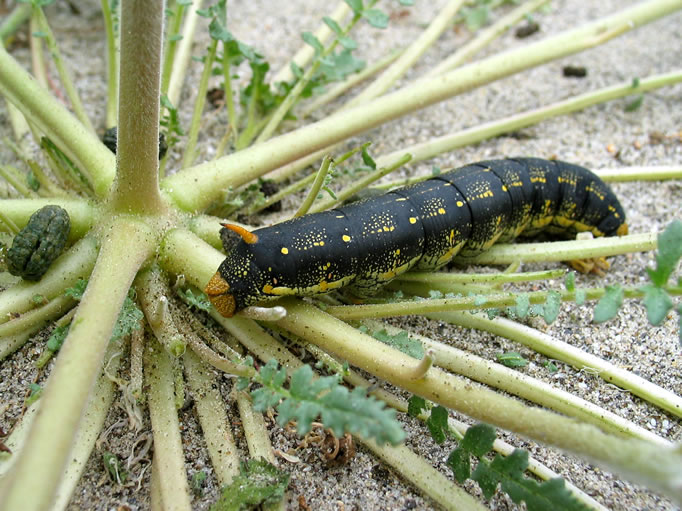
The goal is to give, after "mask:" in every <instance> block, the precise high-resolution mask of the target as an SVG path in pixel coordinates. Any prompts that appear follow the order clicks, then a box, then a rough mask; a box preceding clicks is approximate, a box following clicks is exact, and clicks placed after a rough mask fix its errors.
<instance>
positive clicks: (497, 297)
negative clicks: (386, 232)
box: [325, 282, 682, 320]
mask: <svg viewBox="0 0 682 511" xmlns="http://www.w3.org/2000/svg"><path fill="white" fill-rule="evenodd" d="M451 287H452V286H451V285H447V284H446V285H443V286H441V285H439V284H429V285H425V284H420V283H416V282H402V283H400V284H399V285H398V284H395V285H394V284H392V283H390V284H388V285H387V288H388V289H399V290H401V291H404V292H405V293H409V294H413V295H420V296H424V295H428V293H429V292H431V291H432V290H434V289H436V290H439V291H441V292H443V291H450V289H451ZM464 289H467V287H465V288H464ZM478 289H480V288H474V290H478ZM664 289H665V291H666V292H667V293H668V294H670V295H680V294H682V287H675V286H670V287H667V286H666V287H664ZM604 292H605V290H604V288H591V289H586V290H585V296H586V298H587V299H588V300H596V299H599V298H601V297H602V296H603V295H604ZM623 292H624V295H625V297H626V298H642V297H643V296H644V291H642V290H641V289H639V288H625V289H624V290H623ZM557 293H558V294H559V296H560V298H561V300H563V301H574V300H575V295H576V293H575V292H574V291H557ZM525 295H526V296H527V297H528V300H529V301H530V303H533V304H535V303H545V302H546V301H547V296H548V293H547V292H546V291H534V292H532V293H525ZM517 297H518V295H517V294H516V293H512V292H507V293H504V292H498V293H495V294H485V295H479V296H471V297H464V298H433V299H428V300H403V301H399V302H388V303H374V304H363V305H332V306H329V307H327V308H326V309H325V310H326V311H327V312H328V313H329V314H331V315H332V316H335V317H337V318H339V319H343V320H355V319H365V318H388V317H392V316H411V315H415V314H426V315H428V314H432V313H433V314H435V313H440V312H450V311H466V310H481V309H495V308H499V307H513V306H515V305H516V303H517V302H516V300H517Z"/></svg>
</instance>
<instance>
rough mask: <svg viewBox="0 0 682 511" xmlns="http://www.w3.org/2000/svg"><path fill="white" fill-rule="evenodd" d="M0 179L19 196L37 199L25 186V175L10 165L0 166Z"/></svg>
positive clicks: (34, 193) (35, 194)
mask: <svg viewBox="0 0 682 511" xmlns="http://www.w3.org/2000/svg"><path fill="white" fill-rule="evenodd" d="M0 177H2V178H3V179H4V180H5V181H7V182H8V183H9V184H10V185H11V186H12V187H13V188H14V189H15V190H16V191H17V192H19V194H20V195H23V196H24V197H25V198H33V199H35V198H37V197H38V194H37V193H36V192H34V191H33V190H31V189H30V188H29V187H28V185H27V184H26V175H25V174H24V173H23V172H20V171H19V169H18V168H16V167H13V166H12V165H0Z"/></svg>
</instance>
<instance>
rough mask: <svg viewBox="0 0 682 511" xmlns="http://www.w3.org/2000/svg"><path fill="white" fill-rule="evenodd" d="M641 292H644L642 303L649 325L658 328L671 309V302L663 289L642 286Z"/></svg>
mask: <svg viewBox="0 0 682 511" xmlns="http://www.w3.org/2000/svg"><path fill="white" fill-rule="evenodd" d="M642 291H644V300H643V301H644V306H645V307H646V315H647V318H648V319H649V323H651V324H652V325H654V326H658V325H660V324H661V323H662V322H663V320H664V319H665V317H666V316H667V314H668V312H669V311H670V309H672V308H673V301H672V300H671V299H670V296H668V293H666V291H665V290H664V289H663V288H660V287H658V286H654V285H652V284H649V285H646V286H643V287H642Z"/></svg>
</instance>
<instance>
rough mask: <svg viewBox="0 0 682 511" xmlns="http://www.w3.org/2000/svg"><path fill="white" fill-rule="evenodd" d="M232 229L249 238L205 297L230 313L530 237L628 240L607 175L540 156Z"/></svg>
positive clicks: (368, 282)
mask: <svg viewBox="0 0 682 511" xmlns="http://www.w3.org/2000/svg"><path fill="white" fill-rule="evenodd" d="M223 225H224V227H225V228H228V229H230V230H233V231H236V232H238V233H239V234H240V235H241V236H242V240H241V241H240V242H239V243H238V244H237V246H236V247H235V248H234V249H233V250H231V251H230V252H229V254H228V255H227V257H226V258H225V260H224V261H223V262H222V264H221V265H220V268H219V269H218V271H217V272H216V274H215V275H214V276H213V278H212V279H211V280H210V282H209V283H208V284H207V286H206V289H205V291H206V294H207V295H208V296H209V298H210V300H211V302H212V303H213V305H214V306H215V307H216V309H217V310H218V311H219V312H220V313H221V314H222V315H223V316H226V317H230V316H232V315H234V314H235V313H236V312H238V311H240V310H241V309H243V308H245V307H247V306H249V305H253V304H255V303H258V302H261V301H264V300H269V299H274V298H277V297H280V296H283V295H313V294H318V293H325V292H327V291H331V290H334V289H338V288H341V287H345V286H351V287H352V290H353V292H354V293H356V294H358V295H359V296H366V295H368V294H371V293H372V292H373V291H375V290H376V289H377V288H379V287H380V286H382V285H384V284H386V283H387V282H389V281H390V280H392V279H393V278H394V277H396V276H397V275H400V274H401V273H403V272H406V271H408V270H409V269H410V268H415V267H416V268H419V269H421V270H433V269H436V268H439V267H440V266H443V265H444V264H446V263H448V262H449V261H450V260H451V259H452V258H453V257H454V256H455V255H456V254H458V255H459V256H464V257H466V256H471V255H475V254H477V253H479V252H481V251H483V250H486V249H488V248H489V247H490V246H491V245H492V244H493V243H495V242H497V241H508V240H511V239H513V238H515V237H517V236H519V235H520V234H521V233H523V235H524V236H533V235H534V234H536V233H538V232H539V231H541V230H545V231H550V232H553V233H556V234H561V235H565V236H570V235H573V234H575V233H576V232H581V231H590V232H592V233H593V234H594V235H595V236H613V235H623V234H627V224H626V223H625V214H624V212H623V208H622V207H621V205H620V203H619V202H618V199H617V198H616V196H615V195H614V194H613V192H612V191H611V190H610V189H609V188H608V187H607V186H606V185H605V184H604V182H603V181H602V180H601V179H599V178H598V177H597V176H596V175H594V174H593V173H592V172H590V171H589V170H587V169H585V168H583V167H579V166H577V165H572V164H570V163H566V162H563V161H550V160H542V159H538V158H512V159H506V160H490V161H483V162H479V163H474V164H471V165H467V166H465V167H461V168H459V169H456V170H452V171H450V172H447V173H444V174H441V175H438V176H435V177H432V178H430V179H427V180H426V181H422V182H420V183H417V184H414V185H410V186H406V187H404V188H400V189H397V190H394V191H391V192H389V193H387V194H385V195H382V196H380V197H375V198H372V199H367V200H364V201H360V202H356V203H353V204H350V205H347V206H343V207H339V208H336V209H333V210H330V211H325V212H322V213H315V214H312V215H307V216H303V217H300V218H295V219H293V220H289V221H287V222H283V223H281V224H278V225H274V226H272V227H265V228H262V229H258V230H255V231H254V232H252V233H251V232H248V231H246V230H244V229H242V228H240V227H238V226H234V225H230V224H223Z"/></svg>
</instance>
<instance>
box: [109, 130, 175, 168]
mask: <svg viewBox="0 0 682 511" xmlns="http://www.w3.org/2000/svg"><path fill="white" fill-rule="evenodd" d="M102 143H103V144H104V145H105V146H107V148H108V149H109V151H111V152H112V153H114V154H116V148H117V144H118V129H117V127H116V126H114V127H113V128H109V129H108V130H106V131H105V132H104V135H102ZM167 151H168V144H166V136H165V135H164V134H163V133H160V132H159V160H160V159H161V158H163V157H164V156H166V152H167Z"/></svg>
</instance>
